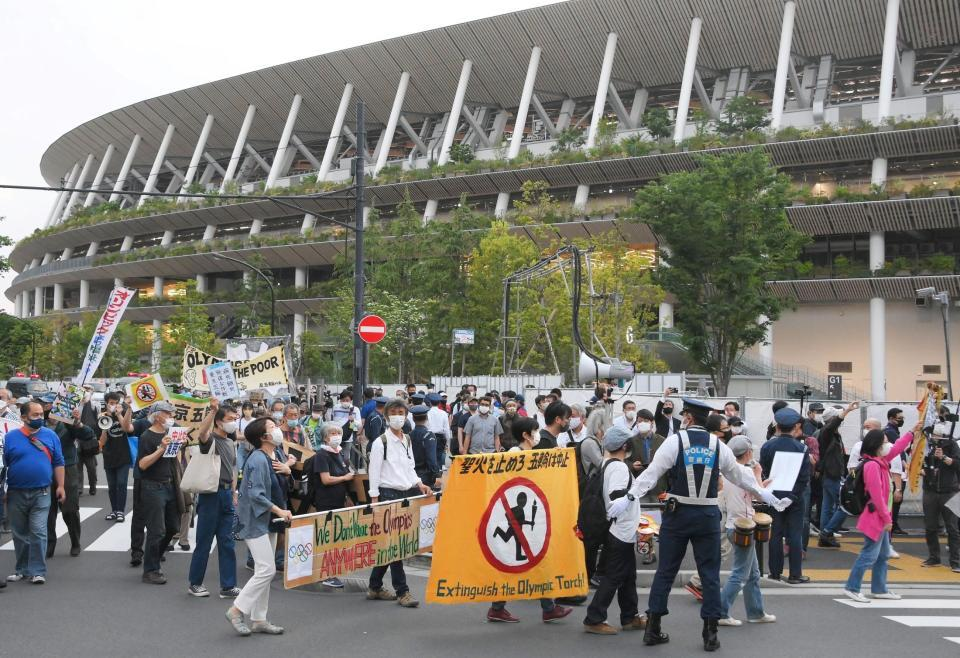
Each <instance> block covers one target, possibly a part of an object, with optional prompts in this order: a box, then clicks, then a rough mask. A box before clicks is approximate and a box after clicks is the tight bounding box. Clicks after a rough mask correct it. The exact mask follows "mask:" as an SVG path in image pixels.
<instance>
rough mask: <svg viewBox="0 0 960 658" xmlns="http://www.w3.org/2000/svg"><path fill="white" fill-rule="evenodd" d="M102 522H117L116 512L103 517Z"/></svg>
mask: <svg viewBox="0 0 960 658" xmlns="http://www.w3.org/2000/svg"><path fill="white" fill-rule="evenodd" d="M103 520H104V521H116V520H117V513H116V512H110V513H109V514H107V515H106V516H105V517H103Z"/></svg>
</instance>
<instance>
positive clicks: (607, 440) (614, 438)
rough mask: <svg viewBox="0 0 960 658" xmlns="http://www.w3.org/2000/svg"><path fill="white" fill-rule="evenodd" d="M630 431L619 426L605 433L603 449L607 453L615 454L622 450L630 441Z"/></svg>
mask: <svg viewBox="0 0 960 658" xmlns="http://www.w3.org/2000/svg"><path fill="white" fill-rule="evenodd" d="M630 437H631V434H630V431H629V430H628V429H626V428H624V427H620V426H619V425H614V426H613V427H611V428H610V429H608V430H607V431H606V432H604V433H603V449H604V450H606V451H607V452H615V451H617V450H619V449H620V448H622V447H623V446H624V444H625V443H626V442H627V441H629V440H630Z"/></svg>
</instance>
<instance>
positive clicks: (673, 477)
mask: <svg viewBox="0 0 960 658" xmlns="http://www.w3.org/2000/svg"><path fill="white" fill-rule="evenodd" d="M677 440H678V441H679V442H680V450H679V452H678V453H677V462H676V463H675V464H674V465H673V469H672V470H671V471H670V488H669V490H668V492H667V493H668V495H669V496H670V498H676V499H677V502H679V503H683V504H685V505H716V504H717V489H718V480H719V478H720V470H719V469H718V468H717V464H718V462H719V458H720V451H719V449H718V439H717V437H715V436H714V435H713V434H710V433H708V432H706V431H705V430H702V429H691V430H689V431H688V430H682V431H680V433H679V434H678V435H677Z"/></svg>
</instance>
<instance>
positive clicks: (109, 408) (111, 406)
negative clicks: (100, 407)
mask: <svg viewBox="0 0 960 658" xmlns="http://www.w3.org/2000/svg"><path fill="white" fill-rule="evenodd" d="M116 410H117V405H115V404H108V405H107V413H108V414H112V413H113V412H114V411H116Z"/></svg>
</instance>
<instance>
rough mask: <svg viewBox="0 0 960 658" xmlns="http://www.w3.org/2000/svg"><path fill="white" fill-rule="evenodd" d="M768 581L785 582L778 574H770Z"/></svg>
mask: <svg viewBox="0 0 960 658" xmlns="http://www.w3.org/2000/svg"><path fill="white" fill-rule="evenodd" d="M767 580H783V578H781V577H780V576H779V575H777V574H772V573H768V574H767Z"/></svg>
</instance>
